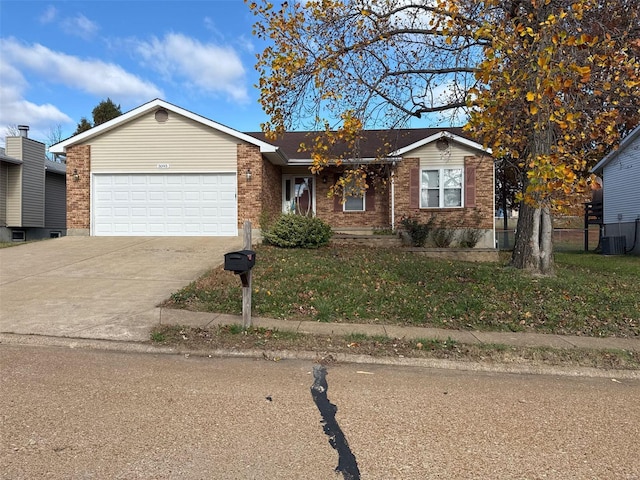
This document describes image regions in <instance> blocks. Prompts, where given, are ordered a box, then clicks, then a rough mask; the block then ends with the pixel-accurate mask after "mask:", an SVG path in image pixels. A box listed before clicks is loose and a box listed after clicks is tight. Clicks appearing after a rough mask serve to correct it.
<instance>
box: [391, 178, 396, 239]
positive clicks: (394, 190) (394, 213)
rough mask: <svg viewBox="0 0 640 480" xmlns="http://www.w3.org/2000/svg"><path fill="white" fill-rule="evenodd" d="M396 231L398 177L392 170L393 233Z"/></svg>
mask: <svg viewBox="0 0 640 480" xmlns="http://www.w3.org/2000/svg"><path fill="white" fill-rule="evenodd" d="M395 230H396V177H395V171H394V170H393V169H391V231H392V232H395Z"/></svg>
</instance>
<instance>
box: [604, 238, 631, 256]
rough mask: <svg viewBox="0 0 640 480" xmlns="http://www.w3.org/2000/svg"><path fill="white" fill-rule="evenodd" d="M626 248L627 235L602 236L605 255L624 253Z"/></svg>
mask: <svg viewBox="0 0 640 480" xmlns="http://www.w3.org/2000/svg"><path fill="white" fill-rule="evenodd" d="M626 248H627V242H626V238H625V237H602V254H603V255H624V253H625V250H626Z"/></svg>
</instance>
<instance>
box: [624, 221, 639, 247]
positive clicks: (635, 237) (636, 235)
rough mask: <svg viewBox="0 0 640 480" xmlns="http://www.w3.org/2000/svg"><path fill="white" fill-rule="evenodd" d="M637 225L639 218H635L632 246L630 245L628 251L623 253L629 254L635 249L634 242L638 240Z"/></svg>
mask: <svg viewBox="0 0 640 480" xmlns="http://www.w3.org/2000/svg"><path fill="white" fill-rule="evenodd" d="M638 225H640V217H637V218H636V221H635V225H634V227H635V228H634V229H633V245H631V248H630V249H628V250H625V252H624V253H631V252H633V251H634V250H635V249H636V242H637V240H638Z"/></svg>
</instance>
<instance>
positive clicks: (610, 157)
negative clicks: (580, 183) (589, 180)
mask: <svg viewBox="0 0 640 480" xmlns="http://www.w3.org/2000/svg"><path fill="white" fill-rule="evenodd" d="M638 135H640V125H638V126H637V127H636V128H634V129H633V130H632V131H631V133H630V134H629V135H627V136H626V137H624V138H623V139H622V141H620V144H619V145H618V148H616V149H615V150H612V151H610V152H609V153H608V154H607V155H605V156H604V158H603V159H602V160H600V161H599V162H598V163H596V164H595V166H594V167H593V168H592V169H591V170H590V172H591V173H594V174H596V175H597V174H599V173H602V171H603V170H604V167H606V166H607V165H608V164H609V163H611V162H612V161H613V160H614V159H615V158H616V157H617V156H618V155H619V154H620V152H621V151H623V150H624V149H625V148H626V147H627V144H630V143H631V142H633V140H634V139H635V138H636V137H637V136H638Z"/></svg>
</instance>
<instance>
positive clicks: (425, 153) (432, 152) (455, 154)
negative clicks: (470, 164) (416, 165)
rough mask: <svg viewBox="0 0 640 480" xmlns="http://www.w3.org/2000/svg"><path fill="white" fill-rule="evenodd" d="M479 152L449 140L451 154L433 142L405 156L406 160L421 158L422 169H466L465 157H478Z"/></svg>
mask: <svg viewBox="0 0 640 480" xmlns="http://www.w3.org/2000/svg"><path fill="white" fill-rule="evenodd" d="M477 153H478V152H477V151H476V150H473V149H472V148H468V147H466V146H464V145H460V144H459V143H456V142H454V141H453V140H449V152H448V153H447V152H442V151H441V150H438V147H436V142H431V143H429V144H427V145H423V146H422V147H419V148H416V149H415V150H412V151H410V152H407V153H405V154H404V156H405V157H406V158H420V167H421V168H426V167H449V166H451V167H464V157H467V156H470V155H477Z"/></svg>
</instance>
